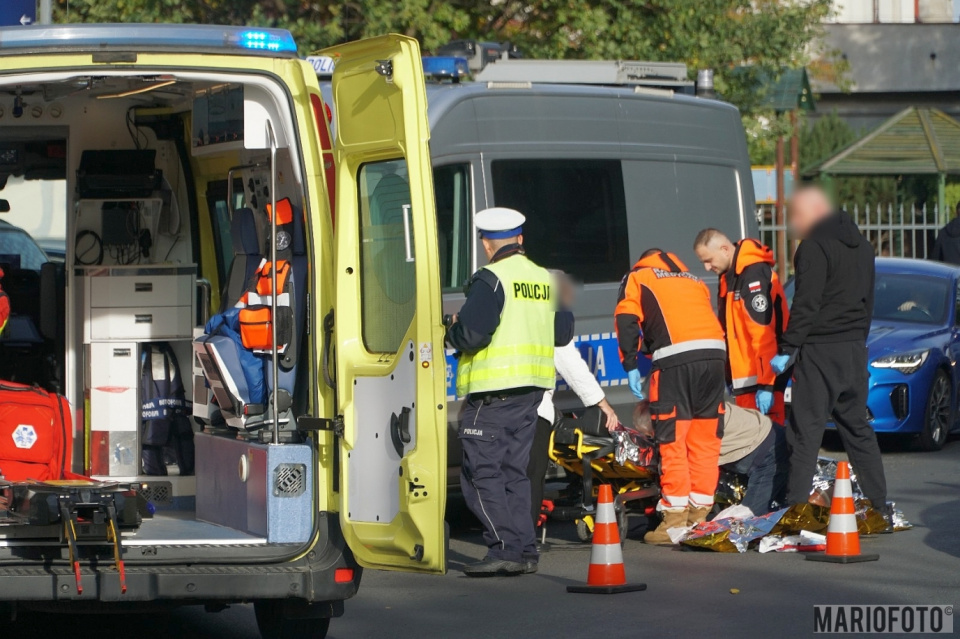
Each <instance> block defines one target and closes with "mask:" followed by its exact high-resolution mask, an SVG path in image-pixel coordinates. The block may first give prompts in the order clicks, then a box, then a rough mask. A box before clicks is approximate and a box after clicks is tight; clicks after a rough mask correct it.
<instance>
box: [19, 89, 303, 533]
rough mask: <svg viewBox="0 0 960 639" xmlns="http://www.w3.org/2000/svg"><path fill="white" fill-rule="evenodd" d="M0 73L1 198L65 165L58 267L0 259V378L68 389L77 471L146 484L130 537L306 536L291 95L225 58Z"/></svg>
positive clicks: (299, 225) (52, 179) (297, 172)
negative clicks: (186, 68) (201, 63)
mask: <svg viewBox="0 0 960 639" xmlns="http://www.w3.org/2000/svg"><path fill="white" fill-rule="evenodd" d="M10 82H15V83H9V84H3V85H0V198H3V199H5V200H7V201H8V202H10V201H15V202H18V206H22V205H23V202H22V198H20V199H17V198H15V197H13V196H14V195H15V193H13V192H12V191H13V190H15V189H16V188H23V187H24V185H30V184H31V183H32V182H33V181H34V180H40V181H43V184H47V183H50V184H55V183H56V182H57V181H63V180H65V184H66V188H65V191H66V198H65V201H63V202H62V207H61V206H59V204H58V205H57V206H56V207H54V209H55V210H57V209H59V211H62V215H63V216H64V218H65V219H64V221H63V227H64V228H65V236H66V241H65V247H64V249H65V263H57V262H56V261H53V260H50V261H47V262H45V263H42V264H34V263H27V261H24V260H23V259H22V258H21V257H20V256H18V255H15V254H7V255H0V265H2V268H3V270H4V271H5V273H6V276H5V277H4V279H3V280H2V284H3V286H4V287H5V289H6V291H7V293H8V294H9V296H10V298H11V300H12V306H13V311H14V315H13V317H12V319H11V321H10V324H9V327H8V329H7V330H6V331H5V332H4V334H3V336H2V339H0V349H2V351H0V362H2V363H0V367H2V371H0V373H2V374H0V378H2V379H7V380H11V381H17V382H22V383H26V384H38V385H40V386H42V387H44V388H47V389H49V390H52V391H57V392H60V393H62V394H64V395H65V396H66V397H67V398H68V399H69V401H70V404H71V406H72V408H73V418H74V424H73V428H74V438H73V440H74V446H73V451H74V452H73V460H72V470H73V471H74V472H78V473H83V474H85V475H88V476H91V477H94V478H97V479H107V480H117V481H129V482H136V483H138V484H139V485H140V486H141V488H142V490H143V494H144V496H145V497H146V499H147V500H148V501H149V502H150V504H152V507H151V508H152V509H155V510H156V513H155V515H153V517H152V518H148V519H144V521H143V524H142V525H141V527H140V528H139V530H137V531H133V532H129V533H126V534H127V535H129V536H130V539H125V543H126V544H128V545H129V544H137V543H153V544H156V543H161V544H162V542H163V541H170V542H175V543H177V544H180V545H184V544H187V545H189V544H191V543H193V544H198V545H199V544H202V545H204V546H210V545H211V544H213V545H216V544H222V545H230V544H245V545H247V544H250V543H257V542H259V543H294V542H299V543H302V542H305V541H307V539H308V537H309V535H310V534H311V531H312V530H313V528H312V527H313V519H312V517H313V514H314V513H315V512H316V508H315V501H314V496H315V486H314V484H315V481H314V478H313V471H312V468H314V461H313V447H312V446H310V445H309V443H308V442H306V438H305V436H302V435H300V434H299V433H297V431H296V428H295V424H294V419H293V416H294V415H302V414H305V413H306V412H307V411H308V409H309V407H308V405H307V404H308V402H312V401H313V400H312V399H311V398H312V393H311V391H310V390H309V389H311V388H315V386H311V382H310V376H311V375H312V373H311V372H310V371H311V369H314V370H315V369H316V367H315V366H310V365H308V364H309V362H310V361H311V360H313V354H312V352H311V348H312V347H311V345H310V343H309V340H308V339H307V338H306V336H307V328H306V318H307V306H308V303H309V297H308V294H307V292H308V284H309V281H310V277H311V274H310V262H309V256H308V251H307V246H308V244H307V234H306V228H305V220H304V216H303V210H304V198H305V191H304V186H303V175H302V165H301V163H300V161H299V159H298V158H299V157H300V153H301V151H300V150H299V148H298V140H297V138H296V136H295V135H294V134H293V132H294V131H296V129H295V127H294V121H293V117H294V112H293V109H292V107H291V104H290V102H289V100H290V99H289V97H288V96H287V94H286V93H285V92H284V91H283V90H282V89H281V88H280V86H279V85H277V84H276V83H274V82H273V81H271V80H269V79H267V78H265V77H261V76H254V75H226V74H223V73H220V74H213V73H211V74H207V75H204V74H203V73H194V72H191V73H177V74H153V75H142V74H136V75H133V74H132V72H130V71H127V72H123V71H105V72H104V73H103V74H102V75H86V74H70V73H66V72H58V73H43V74H37V75H30V76H26V75H21V76H17V78H16V79H15V80H13V81H10ZM62 184H63V183H62V182H61V186H62ZM6 187H9V188H10V190H8V189H7V188H6ZM60 192H61V193H62V192H63V189H62V188H61V189H60ZM53 193H55V191H50V192H49V193H45V194H42V197H44V198H48V197H52V194H53ZM28 205H29V204H28ZM4 208H5V207H4ZM39 208H40V207H39V203H38V210H39ZM274 213H276V215H275V217H274ZM0 220H3V215H2V214H0ZM274 229H275V231H276V235H275V244H274V246H275V247H276V260H277V262H276V265H277V267H276V269H275V272H276V278H274V273H273V272H272V271H273V270H274V269H272V267H271V264H272V262H271V257H272V255H271V251H272V247H271V235H272V233H273V231H274ZM274 284H276V291H277V294H276V306H274V296H273V290H274V288H273V287H274ZM208 323H210V324H213V325H214V326H213V327H212V329H211V330H210V331H209V332H206V331H205V326H206V325H207V324H208ZM274 327H276V333H277V339H276V342H274V341H273V328H274ZM274 346H276V348H274ZM275 409H276V410H275ZM267 443H272V444H282V445H280V446H276V445H274V446H267V445H265V444H267ZM278 498H282V499H281V500H280V501H279V505H277V504H278ZM268 511H269V512H268ZM281 515H282V516H281ZM274 520H282V521H283V525H282V526H280V527H278V526H277V524H276V522H275V521H274ZM0 535H2V530H0Z"/></svg>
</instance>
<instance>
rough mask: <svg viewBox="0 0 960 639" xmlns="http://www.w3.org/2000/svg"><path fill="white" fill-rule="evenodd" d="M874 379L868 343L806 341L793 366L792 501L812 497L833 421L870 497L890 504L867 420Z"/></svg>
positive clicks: (789, 445) (789, 482)
mask: <svg viewBox="0 0 960 639" xmlns="http://www.w3.org/2000/svg"><path fill="white" fill-rule="evenodd" d="M868 382H869V372H868V371H867V346H866V344H864V343H863V342H859V341H854V342H835V343H829V344H804V345H803V346H802V347H801V348H800V351H799V353H798V354H797V361H796V364H794V368H793V401H792V403H791V411H792V417H791V419H790V420H789V421H790V423H789V424H788V426H787V450H788V452H789V454H790V463H789V465H790V471H789V478H788V480H787V496H786V500H787V503H788V504H797V503H803V502H806V501H807V499H808V498H809V496H810V490H811V488H812V486H811V482H812V480H813V475H814V473H815V472H816V467H817V455H818V453H819V451H820V444H821V443H822V441H823V432H824V429H825V428H826V425H827V422H828V421H831V420H832V421H833V423H834V424H835V425H836V427H837V432H838V433H839V434H840V441H841V442H842V443H843V449H844V450H845V451H846V452H847V455H848V456H849V457H850V463H851V465H852V466H853V469H854V471H855V472H856V474H857V479H858V480H859V482H860V488H861V489H862V490H863V494H864V496H866V497H867V499H869V500H870V501H871V502H872V503H873V505H874V506H876V507H878V508H879V507H881V506H883V505H884V504H885V503H886V500H887V481H886V478H885V477H884V474H883V459H882V458H881V456H880V446H879V445H878V444H877V434H876V433H875V432H874V430H873V428H871V427H870V424H869V423H868V422H867V390H868V388H867V385H868Z"/></svg>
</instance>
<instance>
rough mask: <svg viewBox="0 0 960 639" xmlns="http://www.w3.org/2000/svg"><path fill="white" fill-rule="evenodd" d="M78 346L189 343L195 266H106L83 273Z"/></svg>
mask: <svg viewBox="0 0 960 639" xmlns="http://www.w3.org/2000/svg"><path fill="white" fill-rule="evenodd" d="M83 279H84V285H83V290H84V311H85V312H84V318H85V321H84V342H86V343H88V344H89V343H92V342H103V341H129V340H134V341H153V340H176V339H191V338H192V336H193V327H194V324H195V318H196V306H195V304H196V301H195V289H196V267H195V266H192V265H191V266H110V267H91V268H86V269H84V271H83Z"/></svg>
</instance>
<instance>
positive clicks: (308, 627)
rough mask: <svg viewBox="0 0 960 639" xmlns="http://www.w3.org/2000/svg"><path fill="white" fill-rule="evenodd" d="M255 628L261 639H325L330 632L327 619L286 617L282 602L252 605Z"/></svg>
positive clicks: (266, 601)
mask: <svg viewBox="0 0 960 639" xmlns="http://www.w3.org/2000/svg"><path fill="white" fill-rule="evenodd" d="M253 610H254V612H255V613H256V616H257V628H258V629H259V630H260V636H261V637H263V639H325V637H326V636H327V631H328V630H330V619H329V618H328V617H319V618H309V617H296V618H294V617H287V616H285V615H284V613H283V600H264V601H257V602H254V604H253Z"/></svg>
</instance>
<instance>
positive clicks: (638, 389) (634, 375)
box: [627, 369, 647, 401]
mask: <svg viewBox="0 0 960 639" xmlns="http://www.w3.org/2000/svg"><path fill="white" fill-rule="evenodd" d="M627 381H628V382H629V384H630V390H632V391H633V394H634V395H636V397H637V399H639V400H640V401H643V400H645V399H646V398H647V397H646V395H644V394H643V375H641V374H640V371H638V370H637V369H633V370H632V371H627Z"/></svg>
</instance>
